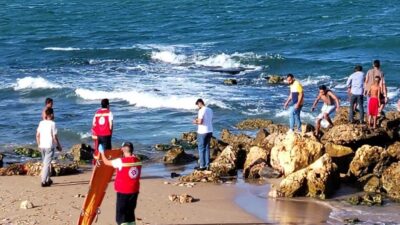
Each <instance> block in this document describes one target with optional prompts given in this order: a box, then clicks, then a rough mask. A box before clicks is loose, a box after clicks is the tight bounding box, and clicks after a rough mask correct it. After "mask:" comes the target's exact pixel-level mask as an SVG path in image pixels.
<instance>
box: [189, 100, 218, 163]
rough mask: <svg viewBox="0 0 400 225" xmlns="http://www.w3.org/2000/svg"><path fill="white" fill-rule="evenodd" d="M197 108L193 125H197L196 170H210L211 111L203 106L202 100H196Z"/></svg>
mask: <svg viewBox="0 0 400 225" xmlns="http://www.w3.org/2000/svg"><path fill="white" fill-rule="evenodd" d="M196 105H197V107H198V108H199V112H198V115H197V118H196V119H195V120H193V124H196V125H197V147H198V151H199V163H200V165H199V166H198V167H196V168H195V169H196V170H209V169H210V168H209V167H210V141H211V137H212V132H213V125H212V120H213V111H212V110H211V109H210V108H208V107H207V106H205V104H204V101H203V99H197V101H196Z"/></svg>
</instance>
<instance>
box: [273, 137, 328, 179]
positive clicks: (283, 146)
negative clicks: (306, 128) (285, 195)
mask: <svg viewBox="0 0 400 225" xmlns="http://www.w3.org/2000/svg"><path fill="white" fill-rule="evenodd" d="M323 153H324V148H323V145H322V144H321V143H319V142H317V141H315V140H312V139H309V138H306V137H304V136H301V135H299V134H296V133H293V132H290V133H288V134H287V135H286V137H285V139H284V140H283V142H281V143H278V144H277V145H275V146H274V147H273V148H272V150H271V166H272V167H273V168H274V169H276V170H278V171H280V172H281V173H282V174H284V175H285V176H288V175H289V174H291V173H293V172H295V171H297V170H299V169H302V168H305V167H307V166H308V165H310V164H311V163H313V162H314V161H315V160H317V159H318V158H319V157H321V156H322V155H323Z"/></svg>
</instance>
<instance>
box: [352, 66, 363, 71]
mask: <svg viewBox="0 0 400 225" xmlns="http://www.w3.org/2000/svg"><path fill="white" fill-rule="evenodd" d="M354 70H355V71H362V66H361V65H356V66H355V67H354Z"/></svg>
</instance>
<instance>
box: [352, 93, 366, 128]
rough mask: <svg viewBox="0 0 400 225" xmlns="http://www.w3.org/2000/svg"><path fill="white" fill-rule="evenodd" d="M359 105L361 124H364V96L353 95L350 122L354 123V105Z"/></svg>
mask: <svg viewBox="0 0 400 225" xmlns="http://www.w3.org/2000/svg"><path fill="white" fill-rule="evenodd" d="M356 102H357V105H358V110H359V111H360V122H361V123H363V122H364V96H363V95H351V98H350V109H349V121H350V123H352V122H353V121H354V111H353V110H354V105H355V104H356Z"/></svg>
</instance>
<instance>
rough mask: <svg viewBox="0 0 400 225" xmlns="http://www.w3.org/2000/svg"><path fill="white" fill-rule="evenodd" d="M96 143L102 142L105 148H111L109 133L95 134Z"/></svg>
mask: <svg viewBox="0 0 400 225" xmlns="http://www.w3.org/2000/svg"><path fill="white" fill-rule="evenodd" d="M97 144H98V145H100V144H102V145H103V146H104V147H105V150H111V149H112V148H111V147H112V146H111V135H110V136H97Z"/></svg>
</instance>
